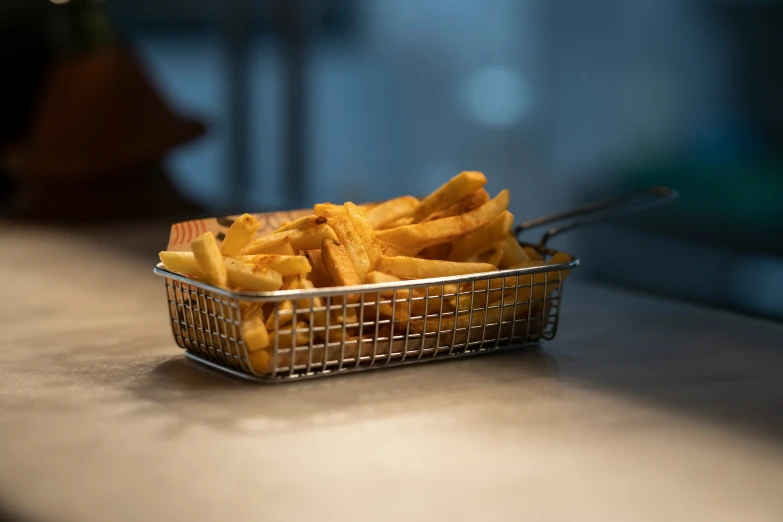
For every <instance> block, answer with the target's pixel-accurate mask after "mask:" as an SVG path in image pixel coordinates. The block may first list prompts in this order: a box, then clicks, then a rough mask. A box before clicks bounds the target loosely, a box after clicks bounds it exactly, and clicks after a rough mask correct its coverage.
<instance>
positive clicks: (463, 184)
mask: <svg viewBox="0 0 783 522" xmlns="http://www.w3.org/2000/svg"><path fill="white" fill-rule="evenodd" d="M486 184H487V178H486V177H485V176H484V174H482V173H481V172H468V171H466V172H460V173H459V174H458V175H456V176H454V177H453V178H451V179H450V180H449V181H447V182H446V183H444V184H443V185H441V186H440V187H438V189H437V190H436V191H435V192H433V193H432V194H430V195H429V196H427V197H426V198H424V199H423V200H422V201H421V203H419V204H418V206H417V207H416V208H415V209H414V210H413V221H414V222H419V221H421V220H422V219H424V218H426V217H427V216H429V215H430V214H432V213H433V212H435V211H437V210H442V209H444V208H447V207H449V206H451V205H452V204H454V203H457V202H458V201H460V200H461V199H463V198H465V197H468V196H470V195H471V194H473V193H475V192H476V191H477V190H479V189H481V188H482V187H483V186H484V185H486Z"/></svg>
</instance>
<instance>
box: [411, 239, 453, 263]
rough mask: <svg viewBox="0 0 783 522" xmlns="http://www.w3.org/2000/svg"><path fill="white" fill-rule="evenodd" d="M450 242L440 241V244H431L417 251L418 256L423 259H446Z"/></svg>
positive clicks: (449, 250)
mask: <svg viewBox="0 0 783 522" xmlns="http://www.w3.org/2000/svg"><path fill="white" fill-rule="evenodd" d="M451 247H452V244H451V243H441V244H440V245H432V246H429V247H427V248H425V249H424V250H422V251H421V252H419V255H418V257H422V258H424V259H443V260H445V259H448V258H449V255H450V254H451Z"/></svg>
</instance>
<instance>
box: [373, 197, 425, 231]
mask: <svg viewBox="0 0 783 522" xmlns="http://www.w3.org/2000/svg"><path fill="white" fill-rule="evenodd" d="M418 204H419V200H418V199H416V198H414V197H413V196H402V197H400V198H394V199H390V200H389V201H386V202H385V203H381V204H380V205H376V206H375V207H373V208H372V209H371V210H370V211H368V212H367V221H368V222H369V223H370V226H371V227H372V228H374V229H376V230H377V229H379V228H381V227H382V226H383V225H386V224H387V223H391V222H392V221H395V220H397V219H400V218H403V217H406V216H409V215H410V214H412V213H413V211H414V209H415V208H416V206H417V205H418Z"/></svg>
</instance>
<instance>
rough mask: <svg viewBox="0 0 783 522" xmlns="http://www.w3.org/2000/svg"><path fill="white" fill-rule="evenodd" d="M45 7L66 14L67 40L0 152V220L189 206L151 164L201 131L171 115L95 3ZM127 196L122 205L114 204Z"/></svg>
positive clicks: (172, 210) (140, 213)
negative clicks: (4, 203)
mask: <svg viewBox="0 0 783 522" xmlns="http://www.w3.org/2000/svg"><path fill="white" fill-rule="evenodd" d="M53 8H54V9H56V10H62V9H68V10H69V11H68V12H67V14H68V16H67V17H65V18H64V19H65V20H66V21H67V23H66V26H67V28H68V31H67V34H68V35H69V36H68V38H67V42H66V44H65V45H64V48H63V49H58V50H57V55H58V56H57V59H56V61H55V63H54V64H53V65H52V67H51V68H50V70H49V71H48V73H47V74H46V76H45V78H44V83H43V88H42V90H41V92H40V96H39V97H38V99H37V105H36V108H35V110H34V111H33V116H32V117H31V118H30V120H29V122H28V125H27V131H26V132H25V134H24V137H23V139H22V140H21V141H20V142H17V143H14V144H12V145H11V146H9V147H7V148H6V150H5V151H4V152H5V154H4V158H3V159H4V163H5V165H6V166H7V167H8V170H9V171H10V172H11V173H12V176H13V178H14V180H15V182H16V185H17V190H16V193H15V194H14V196H13V199H12V201H11V204H10V206H9V208H8V209H7V210H6V215H10V216H13V217H22V218H44V219H62V220H67V219H89V218H91V217H93V216H98V215H100V216H101V217H103V218H130V217H150V216H158V215H166V214H181V213H186V212H188V211H189V210H193V209H194V206H193V205H191V204H190V203H188V202H187V201H184V200H183V198H182V197H181V196H179V195H178V194H177V192H176V191H175V190H174V188H173V187H172V185H171V183H170V181H169V180H168V177H167V176H166V175H165V174H164V173H163V172H162V171H161V169H160V167H159V164H160V162H161V160H162V158H163V156H164V155H165V154H166V153H168V152H169V151H171V150H172V149H173V148H175V147H177V146H180V145H183V144H185V143H187V142H189V141H191V140H193V139H194V138H196V137H198V136H199V135H201V134H202V133H203V132H204V126H203V125H202V124H201V123H199V122H196V121H193V120H190V119H187V118H183V117H182V116H179V115H178V114H176V113H174V112H172V111H171V109H170V108H169V107H168V106H167V104H166V103H165V102H164V100H163V99H162V98H161V97H160V95H159V94H158V93H157V91H156V89H155V88H154V86H153V85H152V84H151V82H150V81H149V79H148V77H147V75H146V74H145V72H144V70H143V68H142V66H141V65H140V63H139V62H138V60H137V59H136V57H135V55H134V53H133V51H132V49H130V48H129V47H128V46H127V45H126V44H124V43H122V42H121V39H120V38H119V37H118V35H117V34H116V33H115V32H114V30H113V27H112V25H111V22H110V20H109V18H108V16H107V13H106V11H105V6H104V2H101V1H96V0H71V2H69V3H68V4H66V5H64V6H53ZM55 14H56V15H62V14H63V12H62V11H59V12H56V13H55ZM128 198H133V199H134V201H133V203H132V204H130V205H128V204H119V203H120V201H121V200H123V199H128Z"/></svg>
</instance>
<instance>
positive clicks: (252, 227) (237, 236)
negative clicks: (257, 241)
mask: <svg viewBox="0 0 783 522" xmlns="http://www.w3.org/2000/svg"><path fill="white" fill-rule="evenodd" d="M260 226H261V223H259V222H258V220H257V219H256V218H254V217H253V216H251V215H250V214H242V215H241V216H239V217H238V218H237V219H236V220H235V221H234V223H232V224H231V227H230V228H229V229H228V232H227V233H226V237H225V239H223V243H222V244H221V245H220V253H221V254H223V255H224V256H236V255H239V254H241V253H242V249H243V248H245V245H247V244H248V243H250V240H252V239H253V237H254V236H255V235H256V230H258V227H260Z"/></svg>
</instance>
